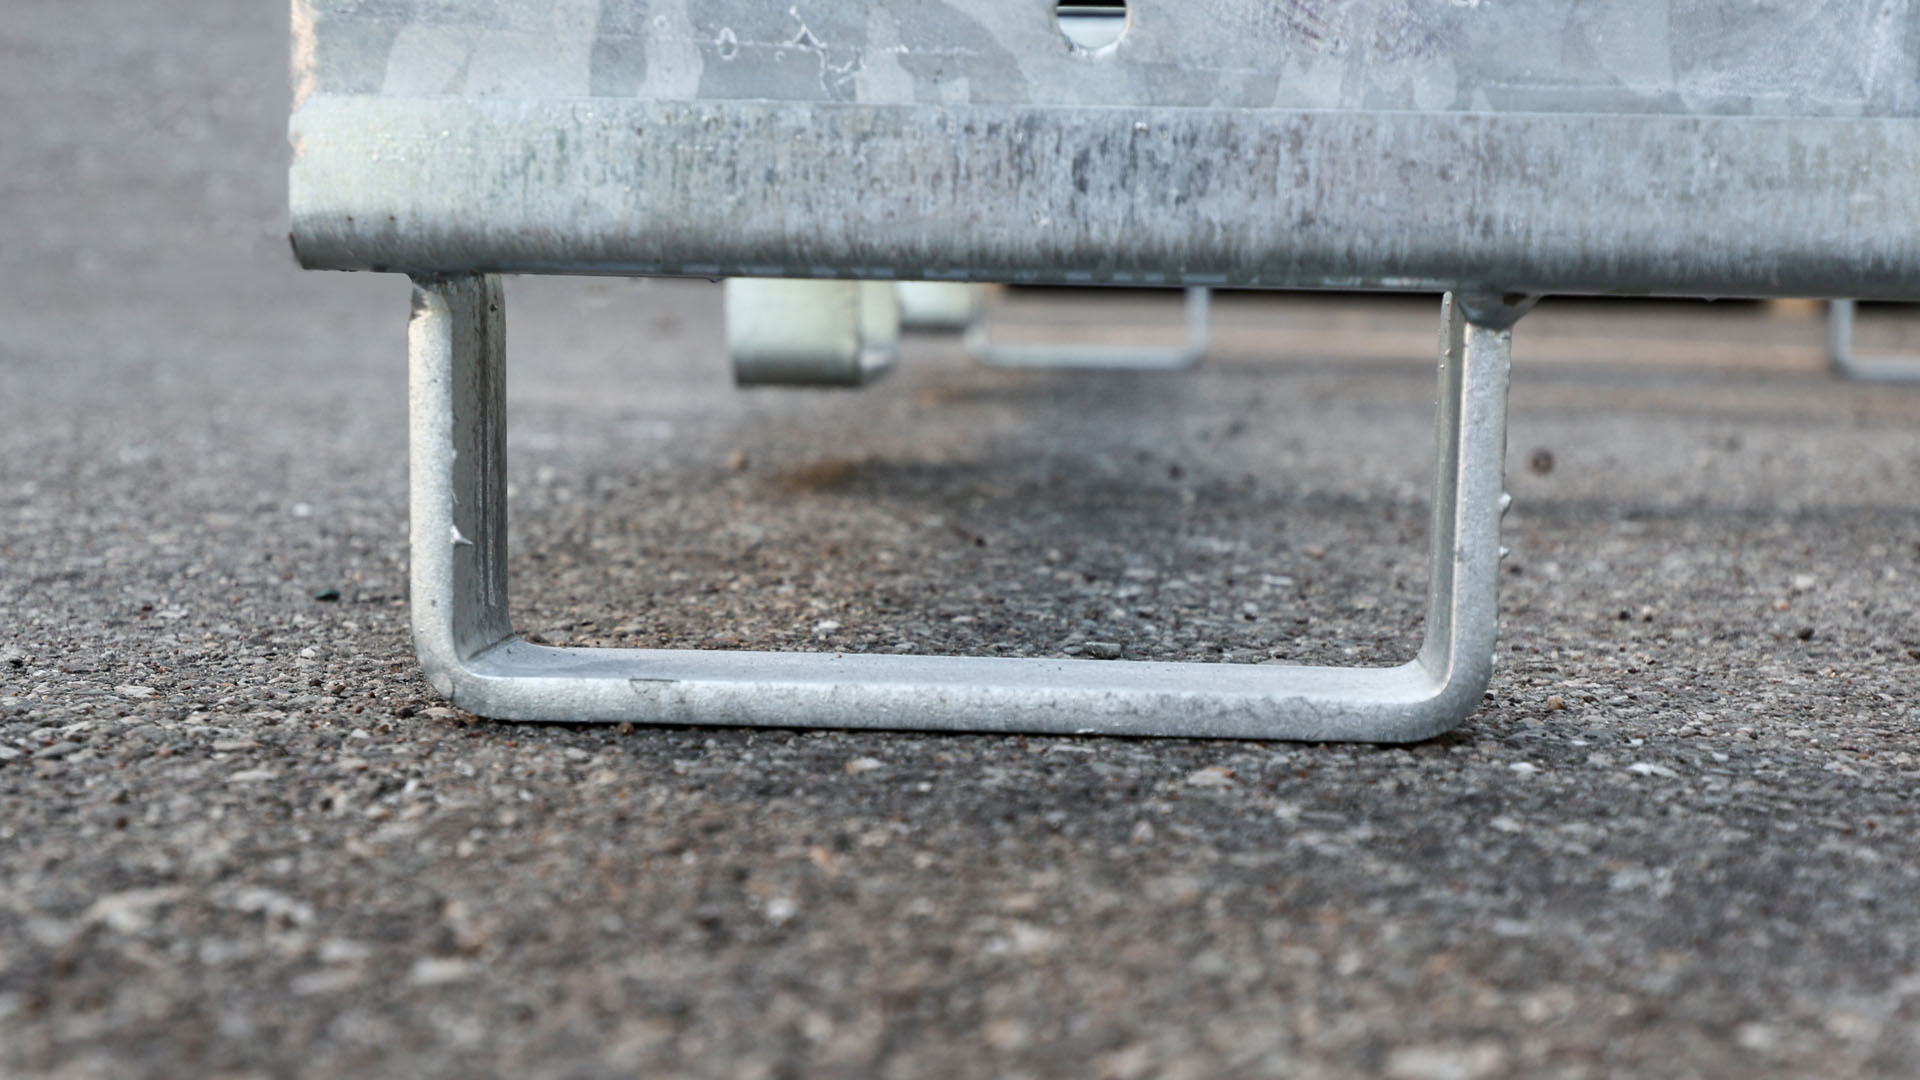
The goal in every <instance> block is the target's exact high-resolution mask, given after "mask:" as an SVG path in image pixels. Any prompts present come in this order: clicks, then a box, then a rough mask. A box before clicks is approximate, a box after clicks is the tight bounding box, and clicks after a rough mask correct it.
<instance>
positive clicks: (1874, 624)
mask: <svg viewBox="0 0 1920 1080" xmlns="http://www.w3.org/2000/svg"><path fill="white" fill-rule="evenodd" d="M277 8H278V5H272V4H260V3H249V2H242V0H204V2H201V3H196V4H192V5H186V4H166V5H163V4H138V3H130V2H118V3H115V2H106V0H100V2H91V3H54V2H52V0H14V2H13V3H12V4H11V5H10V6H9V8H8V10H7V14H6V17H5V18H3V19H0V1074H3V1075H9V1076H63V1077H69V1076H70V1077H92V1076H155V1077H159V1076H223V1077H255V1076H258V1077H280V1076H346V1075H391V1076H398V1075H404V1076H425V1075H449V1076H450V1075H459V1076H471V1075H512V1076H540V1077H544V1076H551V1077H575V1076H581V1077H585V1076H616V1075H638V1076H675V1075H687V1076H716V1077H720V1076H724V1077H752V1076H764V1077H781V1076H814V1075H823V1076H831V1075H844V1076H882V1077H919V1076H930V1077H931V1076H1028V1077H1052V1076H1071V1075H1086V1076H1102V1077H1159V1076H1166V1077H1214V1076H1298V1077H1320V1076H1327V1077H1333V1076H1367V1075H1381V1076H1387V1077H1393V1078H1397V1080H1441V1078H1481V1077H1507V1076H1511V1077H1536V1076H1546V1077H1614V1076H1619V1077H1657V1076H1674V1077H1690V1076H1700V1077H1717V1076H1727V1075H1732V1074H1740V1075H1743V1076H1792V1077H1819V1076H1911V1075H1914V1074H1915V1073H1916V1072H1920V966H1917V965H1920V891H1917V890H1916V878H1917V877H1920V858H1917V856H1920V837H1917V835H1916V827H1917V825H1920V823H1917V822H1916V813H1915V809H1916V808H1915V803H1914V799H1913V795H1914V789H1915V781H1916V778H1920V762H1916V759H1915V753H1916V751H1917V750H1920V708H1917V707H1916V705H1915V699H1914V690H1915V687H1916V685H1920V624H1917V623H1916V612H1917V611H1920V590H1916V586H1915V582H1916V581H1917V580H1920V530H1917V529H1916V524H1920V514H1917V513H1916V508H1917V507H1920V424H1917V423H1916V421H1920V389H1915V388H1897V387H1894V388H1889V387H1873V386H1866V385H1860V384H1849V383H1845V382H1841V381H1836V380H1835V379H1833V378H1831V377H1830V376H1828V375H1827V374H1826V373H1825V372H1824V371H1823V370H1822V368H1821V362H1820V359H1819V353H1818V347H1817V342H1818V340H1819V325H1818V323H1817V322H1815V321H1810V320H1808V319H1805V318H1800V317H1793V316H1791V315H1790V314H1788V315H1783V314H1782V313H1780V312H1778V311H1769V310H1767V309H1764V308H1759V307H1755V306H1751V305H1734V304H1721V305H1714V306H1705V305H1656V304H1638V305H1630V304H1601V303H1595V302H1558V303H1556V302H1552V301H1550V302H1548V303H1547V304H1546V305H1543V306H1542V308H1541V309H1540V310H1539V311H1537V312H1536V313H1535V314H1533V315H1531V316H1529V317H1528V319H1527V320H1526V321H1525V322H1523V323H1522V324H1521V326H1520V328H1519V331H1518V334H1517V344H1516V371H1515V381H1514V390H1513V424H1512V435H1511V440H1510V446H1511V453H1510V460H1509V467H1508V473H1509V486H1510V488H1511V490H1512V491H1513V493H1514V495H1515V498H1516V504H1515V508H1514V510H1513V513H1512V514H1511V515H1510V516H1509V518H1508V519H1507V523H1506V534H1507V542H1508V543H1509V545H1510V546H1511V547H1512V549H1513V552H1512V555H1511V557H1510V559H1509V561H1508V563H1507V568H1506V572H1505V575H1504V585H1503V590H1504V591H1503V594H1502V605H1501V606H1502V617H1503V621H1504V631H1503V634H1504V636H1503V640H1502V644H1501V647H1500V653H1499V662H1498V669H1497V671H1496V674H1495V678H1494V681H1493V685H1492V688H1491V691H1490V694H1489V697H1488V699H1487V701H1486V703H1485V705H1484V706H1483V707H1482V708H1481V709H1480V711H1479V712H1478V713H1477V714H1475V715H1474V716H1473V717H1472V718H1470V719H1469V720H1468V721H1467V722H1466V723H1465V724H1463V725H1462V726H1461V727H1460V728H1459V729H1458V730H1457V731H1455V732H1453V733H1451V734H1449V735H1446V736H1444V737H1441V738H1438V739H1435V740H1432V741H1430V742H1427V743H1423V744H1420V745H1416V746H1409V747H1403V748H1392V749H1383V748H1373V747H1358V746H1318V745H1304V746H1302V745H1265V744H1252V743H1221V742H1201V741H1179V740H1171V741H1129V740H1108V739H1052V738H1048V739H1028V738H1004V737H973V736H939V737H931V736H918V735H909V734H871V733H870V734H845V733H817V732H816V733H807V732H797V731H741V730H730V729H724V728H710V729H701V728H685V729H651V728H640V729H637V730H626V729H621V728H613V727H604V726H602V727H588V726H581V727H571V726H533V725H516V724H501V723H493V722H488V721H485V720H480V719H477V718H474V717H471V716H467V715H465V714H462V713H459V712H456V711H454V710H451V709H448V708H446V707H444V705H443V704H442V703H441V702H440V701H439V700H438V699H437V698H436V697H435V695H434V694H433V692H432V691H431V689H430V688H429V687H427V686H426V685H425V683H424V682H423V680H422V679H421V678H420V676H419V674H418V671H417V669H416V667H415V665H414V664H413V662H412V659H411V656H410V655H409V646H408V642H407V633H406V613H405V609H404V594H405V562H406V552H405V526H406V522H405V437H404V390H405V388H404V363H403V348H404V336H403V331H404V323H405V319H406V313H407V300H408V298H407V289H406V285H405V283H404V282H403V281H400V280H398V279H394V278H389V277H377V276H348V275H319V274H305V273H302V272H300V271H298V270H296V269H295V268H294V266H293V265H292V262H291V260H290V258H289V256H288V254H287V252H286V246H285V242H284V233H285V220H284V197H285V196H284V169H285V163H286V150H285V147H284V139H283V134H282V133H283V130H284V115H285V109H286V100H287V99H286V92H285V90H284V89H283V78H282V70H283V66H284V63H283V55H284V45H283V40H284V18H285V17H284V14H283V13H282V12H281V11H279V10H277ZM718 292H719V290H718V289H717V288H716V287H713V286H711V285H709V284H707V283H704V282H691V283H688V282H654V283H644V282H626V281H607V280H595V281H565V280H525V279H516V280H514V281H511V282H510V283H509V285H508V296H509V303H510V314H509V318H510V338H511V342H512V345H511V349H512V353H513V360H512V375H511V379H510V395H511V437H510V448H511V453H512V464H511V475H512V478H513V490H512V494H511V505H512V511H513V514H514V523H513V530H514V531H513V537H512V544H513V552H514V554H513V559H514V562H513V575H514V588H515V603H516V613H515V619H516V623H517V624H518V625H519V626H520V627H521V629H522V630H523V631H525V632H527V633H529V634H533V635H538V636H540V637H542V638H543V639H545V640H549V641H555V642H561V641H567V642H579V643H629V644H642V645H656V644H657V645H670V646H684V647H697V648H718V647H736V646H741V647H758V648H777V649H837V650H846V651H863V650H864V651H887V650H894V649H912V650H918V651H928V652H952V653H972V654H1005V655H1026V656H1052V655H1064V654H1071V653H1073V652H1074V651H1076V650H1080V651H1084V645H1085V643H1086V642H1089V641H1109V642H1114V643H1118V644H1120V645H1121V646H1122V650H1123V652H1124V654H1125V655H1127V656H1131V657H1171V658H1183V659H1198V660H1216V661H1219V662H1223V663H1258V662H1264V661H1270V660H1282V661H1289V662H1328V663H1342V662H1349V663H1350V662H1360V663H1367V662H1386V661H1390V660H1397V659H1400V658H1404V657H1405V656H1406V655H1408V654H1409V653H1410V652H1411V651H1412V648H1413V645H1414V642H1415V641H1416V640H1417V635H1418V625H1419V620H1420V616H1421V612H1420V598H1421V596H1422V589H1423V585H1422V583H1423V581H1424V574H1425V559H1424V535H1425V520H1426V517H1425V516H1426V505H1427V503H1426V491H1427V483H1428V477H1427V470H1428V468H1429V464H1430V463H1429V461H1428V456H1429V454H1430V449H1429V448H1430V433H1429V426H1430V422H1431V421H1430V416H1431V412H1430V410H1431V404H1432V400H1433V386H1434V379H1433V372H1432V369H1431V360H1430V353H1431V349H1432V342H1433V340H1434V336H1435V331H1436V328H1437V314H1438V309H1437V302H1436V301H1435V299H1434V298H1415V299H1398V300H1392V299H1388V300H1364V299H1356V298H1351V297H1320V298H1314V297H1285V298H1271V299H1264V300H1263V299H1260V298H1246V297H1227V298H1225V299H1223V300H1222V301H1221V303H1220V309H1219V312H1218V316H1219V330H1218V333H1217V343H1218V346H1219V347H1218V348H1217V349H1216V350H1215V354H1214V355H1213V357H1211V358H1210V360H1209V363H1208V365H1207V366H1206V367H1205V368H1204V369H1203V370H1202V371H1199V372H1196V373H1191V374H1186V375H1179V376H1161V377H1145V376H1133V377H1127V376H1113V375H1107V376H1102V375H1065V374H1048V373H1009V372H996V371H989V370H984V369H982V368H979V367H977V366H974V365H972V364H970V363H968V361H967V360H966V358H965V357H964V355H963V354H962V352H961V350H960V349H959V347H958V345H957V343H955V342H953V341H950V340H946V339H941V338H937V337H918V338H915V339H913V340H910V341H909V342H908V344H907V347H906V351H905V355H904V357H903V360H902V370H901V371H900V372H898V373H897V374H896V375H895V376H893V377H891V378H890V379H889V380H887V381H886V382H884V383H882V384H880V385H878V386H875V387H873V388H871V389H869V390H866V391H862V392H860V393H856V394H839V393H825V392H820V393H808V392H796V391H757V392H751V393H742V392H738V391H735V390H734V389H733V388H732V387H731V386H730V385H729V382H728V378H727V374H726V369H725V365H724V362H723V360H722V358H721V342H720V339H719V296H718ZM1005 303H1006V307H1005V308H1004V309H1003V310H1002V311H1001V313H1000V314H999V315H998V316H997V318H999V319H1001V320H1002V327H1001V328H1002V329H1003V330H1004V332H1005V333H1006V334H1007V335H1008V336H1017V335H1019V334H1022V333H1027V334H1036V335H1037V334H1043V333H1054V334H1060V335H1064V336H1067V337H1072V338H1075V339H1076V340H1093V339H1098V338H1103V337H1104V338H1107V339H1132V338H1143V337H1145V336H1147V335H1149V334H1151V333H1157V332H1164V331H1165V329H1166V328H1167V327H1168V326H1171V324H1172V323H1173V322H1174V320H1175V318H1176V315H1175V312H1176V310H1177V307H1176V304H1175V301H1173V300H1172V299H1171V298H1162V299H1154V298H1141V297H1128V298H1126V299H1124V300H1123V301H1121V302H1119V303H1114V302H1110V301H1109V302H1105V303H1101V302H1096V301H1092V300H1088V299H1085V298H1083V297H1071V296H1056V295H1037V296H1016V297H1012V298H1008V299H1007V300H1006V301H1005ZM1866 317H1867V319H1868V323H1867V324H1866V325H1865V326H1864V327H1863V330H1862V335H1863V344H1869V345H1871V344H1874V343H1876V342H1877V343H1880V344H1884V345H1898V344H1902V343H1904V344H1907V345H1909V346H1913V347H1914V348H1915V349H1916V351H1920V344H1916V342H1917V341H1920V335H1916V333H1915V328H1914V325H1913V324H1914V319H1913V318H1912V316H1910V315H1907V316H1903V315H1902V314H1901V313H1900V312H1898V311H1890V312H1878V313H1875V312H1869V313H1868V314H1867V316H1866ZM1159 324H1165V325H1159ZM1156 326H1157V327H1158V328H1157V329H1156Z"/></svg>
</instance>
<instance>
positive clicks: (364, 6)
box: [293, 0, 1920, 117]
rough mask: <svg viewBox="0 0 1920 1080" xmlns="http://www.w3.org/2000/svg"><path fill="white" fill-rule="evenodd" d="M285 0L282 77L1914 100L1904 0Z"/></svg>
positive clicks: (931, 90) (1917, 30)
mask: <svg viewBox="0 0 1920 1080" xmlns="http://www.w3.org/2000/svg"><path fill="white" fill-rule="evenodd" d="M1126 7H1127V12H1128V26H1127V31H1126V33H1125V34H1124V35H1123V36H1122V37H1121V38H1120V40H1119V42H1118V43H1117V44H1115V45H1113V46H1111V47H1109V48H1106V49H1101V50H1092V51H1090V50H1087V49H1084V48H1080V47H1078V46H1075V45H1074V44H1072V43H1071V42H1070V41H1069V39H1068V37H1067V36H1066V35H1065V34H1064V33H1063V32H1062V31H1061V28H1060V26H1059V23H1058V20H1057V19H1056V17H1055V5H1054V4H1053V3H1052V0H970V2H967V3H952V2H940V0H912V2H906V0H892V2H884V0H883V2H866V0H857V2H856V0H796V2H791V3H779V4H768V3H761V2H758V0H489V2H486V3H476V2H467V3H460V2H451V3H450V2H447V0H384V2H381V3H367V2H366V0H295V4H294V22H293V26H294V37H295V45H296V48H295V90H296V93H297V95H298V96H299V98H301V99H305V98H306V97H307V96H309V95H313V94H320V95H378V96H382V97H388V98H413V97H444V96H459V97H476V98H509V99H520V100H531V99H559V98H574V99H577V98H604V99H612V100H620V99H626V100H645V101H677V102H691V101H720V100H732V101H743V100H759V101H793V102H840V103H855V102H857V103H860V104H867V105H916V104H920V105H925V104H939V105H1021V104H1038V105H1081V106H1111V105H1132V106H1155V107H1165V106H1184V107H1205V108H1222V107H1226V108H1237V109H1349V110H1367V111H1389V110H1419V111H1447V112H1560V113H1568V112H1572V113H1581V112H1606V113H1619V112H1626V113H1667V114H1675V115H1716V116H1730V115H1758V116H1835V117H1859V116H1877V117H1913V116H1917V115H1920V79H1916V78H1915V73H1916V71H1920V5H1916V3H1915V2H1914V0H1872V2H1865V0H1794V2H1782V0H1760V2H1755V0H1679V2H1675V0H1525V2H1516V0H1283V2H1275V0H1131V2H1130V3H1129V4H1127V5H1126Z"/></svg>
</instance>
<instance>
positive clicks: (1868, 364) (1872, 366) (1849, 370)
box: [1827, 300, 1920, 382]
mask: <svg viewBox="0 0 1920 1080" xmlns="http://www.w3.org/2000/svg"><path fill="white" fill-rule="evenodd" d="M1855 307H1856V305H1855V303H1854V301H1852V300H1830V301H1828V302H1827V360H1828V362H1829V363H1831V364H1832V365H1833V370H1834V373H1835V374H1837V375H1841V376H1844V377H1846V378H1849V379H1858V380H1860V381H1861V382H1920V356H1860V355H1858V354H1857V353H1855V352H1854V351H1853V315H1854V309H1855Z"/></svg>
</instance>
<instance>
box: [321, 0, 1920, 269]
mask: <svg viewBox="0 0 1920 1080" xmlns="http://www.w3.org/2000/svg"><path fill="white" fill-rule="evenodd" d="M1129 11H1130V16H1129V27H1128V30H1127V32H1126V34H1125V35H1124V36H1122V38H1121V39H1120V41H1119V42H1118V43H1117V44H1116V45H1114V46H1112V47H1110V48H1107V49H1103V50H1096V51H1088V50H1086V49H1083V48H1080V47H1078V46H1075V45H1073V44H1071V43H1070V42H1069V41H1068V40H1067V38H1066V37H1065V36H1064V35H1063V34H1062V33H1061V31H1060V29H1059V27H1058V25H1057V22H1056V20H1055V17H1054V13H1053V5H1052V4H1050V3H1045V2H1041V0H992V2H982V3H978V4H972V5H967V6H966V7H965V8H964V9H963V8H961V7H959V6H957V5H949V4H941V3H918V4H906V3H877V4H868V3H849V2H846V0H816V2H811V3H800V4H794V5H790V6H785V7H778V6H769V5H760V4H749V3H745V2H741V0H712V2H707V3H691V2H670V0H662V2H658V3H650V4H643V3H635V2H619V0H565V2H559V3H533V2H531V0H527V2H518V0H508V2H501V3H489V4H479V3H432V4H426V3H407V2H403V0H395V2H392V3H383V4H366V3H360V2H357V0H297V2H296V4H295V9H294V20H293V29H294V82H295V87H296V97H295V101H296V105H295V111H294V116H293V121H292V128H291V134H292V140H293V145H294V150H295V160H294V165H293V170H292V175H291V182H290V192H291V202H292V224H293V230H292V232H293V238H294V242H295V246H296V248H297V250H298V252H299V255H300V258H301V260H302V262H303V263H304V264H305V265H307V266H310V267H315V268H328V269H361V270H369V269H370V270H404V271H410V272H433V273H445V272H494V271H524V272H536V273H614V274H694V275H708V276H743V275H744V276H797V277H837V276H855V277H900V278H946V279H955V280H1008V281H1052V282H1064V283H1089V284H1129V283H1141V282H1166V283H1184V284H1190V285H1242V286H1261V287H1293V288H1301V287H1347V288H1400V289H1436V290H1438V289H1447V288H1459V289H1462V290H1465V291H1477V290H1486V289H1492V290H1510V289H1512V290H1523V291H1527V292H1585V293H1653V294H1680V295H1725V296H1733V295H1742V296H1769V295H1796V294H1801V295H1806V294H1810V295H1833V296H1849V295H1850V296H1859V297H1868V298H1903V297H1910V296H1920V222H1917V221H1916V218H1920V214H1916V211H1915V208H1916V207H1920V120H1916V119H1915V117H1916V115H1920V77H1916V73H1917V72H1920V12H1917V11H1916V10H1915V5H1914V3H1913V0H1886V2H1881V3H1874V4H1863V3H1859V2H1853V3H1847V2H1842V0H1825V2H1818V3H1802V4H1782V3H1759V4H1756V3H1749V2H1735V0H1716V2H1704V0H1703V2H1694V3H1687V4H1679V5H1676V4H1673V3H1671V2H1669V0H1607V2H1592V0H1542V2H1540V3H1532V4H1524V5H1512V4H1508V3H1506V2H1503V0H1472V2H1466V0H1448V2H1445V3H1442V2H1439V0H1429V2H1416V0H1347V2H1338V0H1327V2H1324V3H1305V2H1300V3H1291V4H1284V5H1273V4H1268V3H1258V2H1254V0H1214V2H1211V3H1205V4H1174V3H1172V2H1171V0H1139V2H1137V3H1134V4H1132V5H1131V6H1130V8H1129Z"/></svg>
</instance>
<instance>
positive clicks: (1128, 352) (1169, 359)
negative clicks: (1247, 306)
mask: <svg viewBox="0 0 1920 1080" xmlns="http://www.w3.org/2000/svg"><path fill="white" fill-rule="evenodd" d="M1211 296H1212V290H1211V289H1208V288H1206V287H1204V286H1199V285H1195V286H1190V287H1189V288H1187V289H1185V290H1184V296H1183V318H1184V322H1185V325H1186V335H1187V337H1186V340H1185V341H1184V342H1182V343H1181V344H1179V345H1086V344H1078V343H1075V344H1059V345H1024V344H1019V345H1016V344H1007V343H1004V342H995V341H994V340H992V336H991V334H990V332H989V331H988V329H987V314H986V312H985V311H982V312H981V313H980V315H979V316H978V317H977V318H975V319H974V321H973V322H972V324H970V325H969V326H968V327H967V355H969V356H971V357H973V358H974V359H975V360H978V361H980V362H981V363H983V364H986V365H988V366H990V367H1003V368H1046V369H1054V370H1077V371H1185V370H1187V369H1189V368H1193V367H1197V366H1199V363H1200V361H1201V360H1203V359H1205V358H1206V355H1207V318H1208V308H1209V307H1210V306H1211V304H1210V303H1209V301H1210V299H1211Z"/></svg>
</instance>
